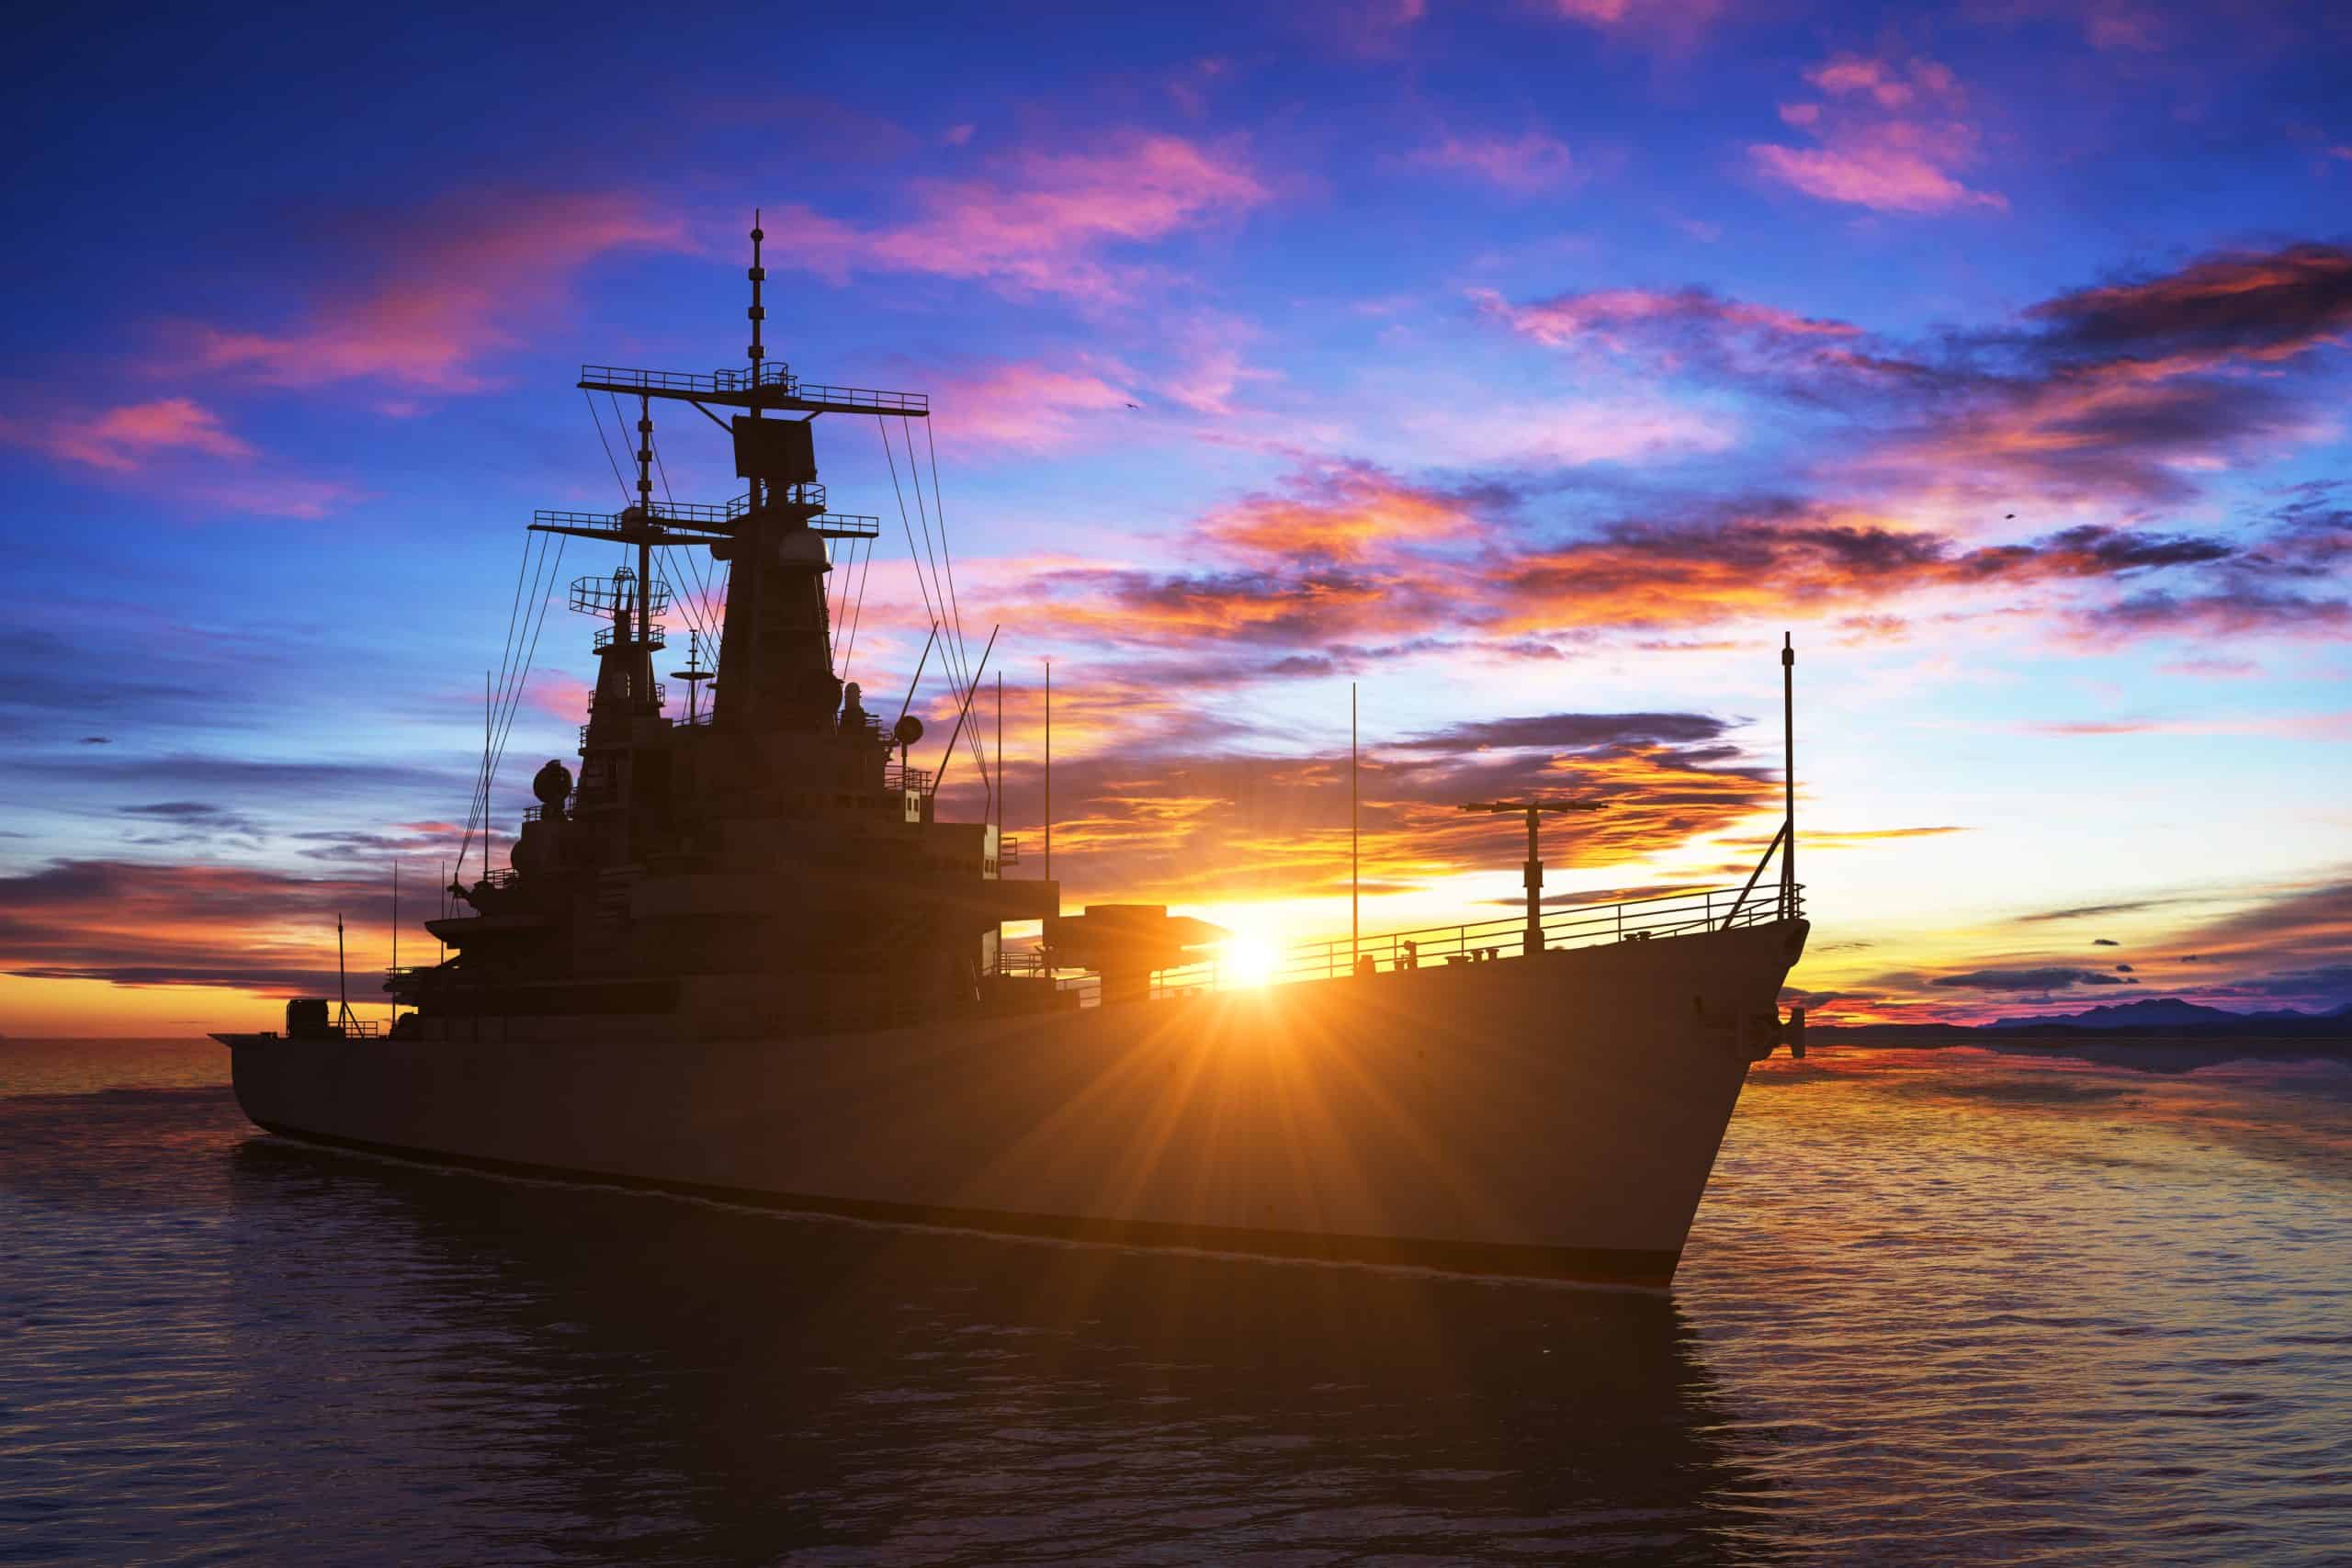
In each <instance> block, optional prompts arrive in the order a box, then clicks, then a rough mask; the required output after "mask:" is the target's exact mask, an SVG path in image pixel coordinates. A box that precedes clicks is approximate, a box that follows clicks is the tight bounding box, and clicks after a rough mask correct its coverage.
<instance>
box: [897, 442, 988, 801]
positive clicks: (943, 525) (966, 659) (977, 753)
mask: <svg viewBox="0 0 2352 1568" xmlns="http://www.w3.org/2000/svg"><path fill="white" fill-rule="evenodd" d="M899 434H900V435H901V436H902V437H903V438H904V439H905V441H906V444H907V475H908V477H909V478H910V479H912V480H913V481H914V487H915V508H916V511H917V512H918V513H922V519H923V529H922V541H923V548H924V549H925V550H929V549H930V548H931V518H930V514H929V513H923V511H922V505H923V500H922V469H921V468H919V467H918V466H917V465H916V463H915V434H914V425H913V422H912V421H911V420H909V419H906V418H904V417H901V418H900V419H899ZM923 439H924V440H925V441H926V442H928V441H929V440H930V439H931V427H930V424H929V423H928V422H926V423H925V424H924V426H923ZM932 457H933V462H932V502H933V507H932V510H933V511H934V512H936V513H938V514H939V554H938V555H936V556H934V557H933V558H932V563H931V570H932V576H933V581H934V584H935V585H936V586H938V588H939V596H940V602H941V604H943V605H944V606H945V607H946V608H947V610H948V615H949V621H948V625H949V627H950V629H951V630H952V632H953V634H954V637H953V644H954V649H955V654H956V658H955V660H954V662H953V665H952V666H951V668H953V669H954V670H955V671H956V680H957V682H959V684H960V685H961V687H962V690H961V691H960V692H959V693H958V694H957V706H958V708H959V710H960V709H962V708H963V707H965V706H967V705H969V704H970V703H971V702H972V701H973V700H974V699H975V695H976V691H977V680H978V677H977V676H975V674H974V673H973V671H972V653H971V649H970V647H969V646H968V645H967V643H966V642H965V640H964V612H963V609H962V607H961V606H960V605H957V604H955V593H956V569H955V562H954V558H952V557H950V556H949V555H948V554H947V509H946V505H945V502H944V500H943V498H942V497H941V496H940V494H939V466H938V451H937V448H935V447H934V448H933V454H932ZM943 561H944V563H945V564H944V569H943V565H942V563H943ZM957 728H958V729H959V730H961V731H964V732H965V733H967V734H968V735H969V737H970V740H971V751H972V766H973V767H974V768H976V769H978V771H979V773H980V776H981V778H982V780H983V781H985V780H986V779H987V777H988V768H989V764H988V758H987V756H986V755H985V753H984V752H983V751H982V750H981V743H980V732H979V729H978V727H977V726H972V727H966V726H964V725H961V724H959V725H958V726H957ZM944 765H945V764H944V763H943V764H942V766H943V767H944Z"/></svg>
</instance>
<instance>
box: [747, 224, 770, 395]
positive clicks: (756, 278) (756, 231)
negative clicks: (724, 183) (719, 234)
mask: <svg viewBox="0 0 2352 1568" xmlns="http://www.w3.org/2000/svg"><path fill="white" fill-rule="evenodd" d="M766 238H767V233H766V231H764V230H763V229H762V228H761V227H760V209H758V208H756V207H754V208H753V209H752V271H751V278H752V309H751V310H750V311H749V312H748V313H749V315H750V316H751V318H752V386H754V387H756V386H758V385H759V384H760V361H761V360H763V359H764V358H766V357H767V351H766V350H765V349H763V348H762V347H761V346H760V323H761V322H763V321H766V320H767V319H768V313H767V310H765V309H764V308H763V306H762V305H761V304H760V285H761V284H763V283H765V282H766V281H767V277H768V269H767V268H765V267H763V266H762V265H760V242H761V241H762V240H764V239H766ZM759 417H760V405H759V404H757V403H753V404H752V418H753V419H757V418H759Z"/></svg>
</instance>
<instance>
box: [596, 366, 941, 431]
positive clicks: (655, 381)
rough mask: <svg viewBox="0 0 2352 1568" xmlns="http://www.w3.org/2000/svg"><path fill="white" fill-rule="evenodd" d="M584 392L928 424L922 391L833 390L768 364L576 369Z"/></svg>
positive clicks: (928, 406)
mask: <svg viewBox="0 0 2352 1568" xmlns="http://www.w3.org/2000/svg"><path fill="white" fill-rule="evenodd" d="M580 389H581V390H582V391H583V392H614V393H619V392H626V393H628V395H629V396H630V397H633V398H679V399H683V400H685V401H687V402H690V403H718V404H719V405H720V406H721V407H724V408H738V409H750V408H759V409H786V410H790V411H793V412H804V413H812V414H818V413H884V414H895V415H899V416H900V417H903V418H907V419H929V418H930V417H931V397H930V395H929V394H928V393H925V392H885V391H878V390H876V389H873V388H870V387H832V386H825V385H821V384H820V383H817V382H812V381H803V380H801V379H800V378H798V377H797V376H795V375H794V374H792V372H791V371H790V370H788V369H786V367H784V366H782V365H779V364H777V363H775V361H773V360H766V361H763V362H762V363H761V364H760V366H759V367H758V368H757V369H756V370H752V369H745V370H714V371H712V372H710V374H708V375H707V376H705V375H699V374H696V373H695V372H694V371H691V370H634V369H630V368H628V367H625V366H619V365H583V366H582V367H580Z"/></svg>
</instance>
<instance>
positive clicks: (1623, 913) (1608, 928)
mask: <svg viewBox="0 0 2352 1568" xmlns="http://www.w3.org/2000/svg"><path fill="white" fill-rule="evenodd" d="M1803 912H1804V888H1803V886H1798V887H1796V888H1794V889H1792V890H1790V891H1788V892H1786V893H1783V891H1782V890H1781V888H1780V887H1778V886H1773V887H1765V888H1758V889H1756V890H1754V891H1752V892H1749V891H1744V890H1742V889H1740V888H1736V887H1699V888H1686V889H1680V890H1678V891H1676V892H1672V893H1659V894H1655V895H1652V896H1651V897H1646V898H1626V899H1619V900H1617V901H1615V902H1611V903H1598V904H1577V905H1570V906H1567V907H1566V908H1557V909H1552V910H1549V911H1547V912H1545V913H1544V916H1543V917H1542V930H1543V936H1544V951H1546V952H1558V951H1564V950H1566V949H1569V948H1578V947H1600V946H1606V945H1608V944H1611V943H1613V942H1652V941H1656V940H1658V939H1661V938H1666V937H1677V936H1696V935H1700V934H1702V933H1704V932H1707V931H1730V930H1733V929H1735V928H1738V927H1745V926H1761V925H1770V924H1771V923H1773V922H1774V921H1776V920H1781V919H1795V918H1796V917H1797V916H1798V915H1800V914H1802V913H1803ZM1527 945H1528V944H1527V917H1526V916H1525V914H1523V913H1522V914H1518V915H1511V916H1506V917H1501V918H1498V919H1491V920H1464V921H1459V922H1457V923H1455V924H1453V925H1450V926H1423V927H1421V928H1420V929H1419V930H1417V931H1382V932H1380V933H1379V934H1377V935H1374V936H1366V937H1363V938H1362V939H1360V940H1358V941H1355V942H1350V940H1349V939H1348V938H1346V937H1335V938H1332V939H1331V940H1329V941H1327V942H1301V943H1299V944H1297V945H1295V946H1293V947H1288V948H1285V949H1283V951H1282V952H1281V953H1277V954H1276V955H1275V956H1274V959H1273V961H1272V964H1269V965H1266V966H1263V967H1260V966H1257V965H1251V966H1250V967H1249V968H1247V969H1246V970H1245V969H1244V968H1243V967H1242V966H1240V965H1238V964H1234V963H1233V962H1231V961H1230V960H1229V959H1227V957H1226V956H1225V955H1223V954H1213V955H1211V956H1209V957H1206V958H1204V959H1203V960H1202V961H1201V962H1199V963H1197V964H1186V965H1184V966H1182V968H1175V969H1163V970H1161V971H1159V974H1158V975H1157V976H1154V978H1153V980H1152V987H1151V994H1152V995H1153V996H1155V997H1169V996H1181V995H1185V994H1188V993H1192V992H1200V991H1216V990H1238V989H1241V988H1243V987H1254V986H1265V985H1272V986H1280V985H1289V984H1292V983H1294V982H1296V981H1300V980H1331V979H1337V978H1339V977H1340V976H1343V975H1347V974H1350V973H1352V972H1353V970H1354V968H1355V967H1356V965H1357V964H1359V963H1360V962H1362V961H1363V960H1364V959H1369V960H1371V962H1372V966H1373V968H1374V970H1375V971H1376V972H1381V973H1385V972H1387V971H1389V970H1393V969H1399V968H1408V969H1409V968H1435V967H1437V966H1439V965H1441V964H1483V963H1487V962H1490V961H1493V960H1496V959H1501V958H1518V957H1521V956H1522V955H1523V954H1524V953H1525V950H1526V948H1527ZM998 970H999V972H1000V973H1002V974H1008V975H1009V974H1031V975H1035V974H1045V973H1054V971H1052V970H1050V969H1048V968H1046V965H1045V963H1044V960H1043V959H1042V958H1040V957H1039V956H1038V955H1037V954H1036V953H1035V952H1033V951H1027V950H1008V951H1006V952H1005V953H1002V954H1001V957H1000V960H999V964H998ZM1057 984H1059V985H1060V986H1061V987H1062V988H1064V989H1066V990H1079V991H1080V993H1081V995H1083V996H1084V997H1085V998H1086V999H1087V1002H1088V1004H1089V1005H1091V1003H1092V1001H1093V1000H1094V998H1095V995H1096V993H1097V992H1098V990H1099V987H1096V985H1095V981H1094V976H1092V975H1091V974H1088V975H1085V976H1077V975H1075V974H1070V973H1064V974H1062V975H1061V976H1060V977H1059V978H1058V980H1057Z"/></svg>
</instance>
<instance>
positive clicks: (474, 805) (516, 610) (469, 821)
mask: <svg viewBox="0 0 2352 1568" xmlns="http://www.w3.org/2000/svg"><path fill="white" fill-rule="evenodd" d="M535 545H536V546H537V547H538V548H539V552H540V554H541V555H542V556H544V555H545V554H546V547H547V541H546V537H545V536H539V537H537V538H534V537H533V536H530V535H528V534H526V535H524V536H523V558H522V559H520V560H518V561H516V562H515V597H514V600H513V602H512V603H511V604H509V605H508V606H507V610H506V643H505V646H504V647H503V649H500V650H499V656H498V668H499V681H500V682H501V683H502V684H503V682H504V680H505V671H506V666H507V661H508V660H509V659H510V658H512V656H513V653H514V649H515V621H516V619H517V617H518V616H519V615H521V613H522V608H523V580H524V579H525V578H526V577H529V578H531V579H532V580H533V581H535V582H536V581H537V572H535V571H534V570H533V569H532V564H531V551H532V547H534V546H535ZM489 767H490V748H489V746H488V744H487V743H485V744H484V746H483V748H482V761H481V767H479V768H478V769H476V771H475V777H474V798H473V800H472V801H471V802H470V803H469V804H468V806H467V807H466V831H465V836H464V837H463V839H462V840H459V843H458V865H459V866H463V865H464V864H465V863H466V852H467V851H468V850H469V849H471V848H472V847H473V840H474V829H476V828H477V827H481V828H482V829H483V830H484V831H487V830H488V809H489V808H488V807H487V805H486V804H485V799H486V795H487V792H488V790H489V787H490V786H489V784H487V783H486V782H485V781H486V779H487V776H488V773H489Z"/></svg>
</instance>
